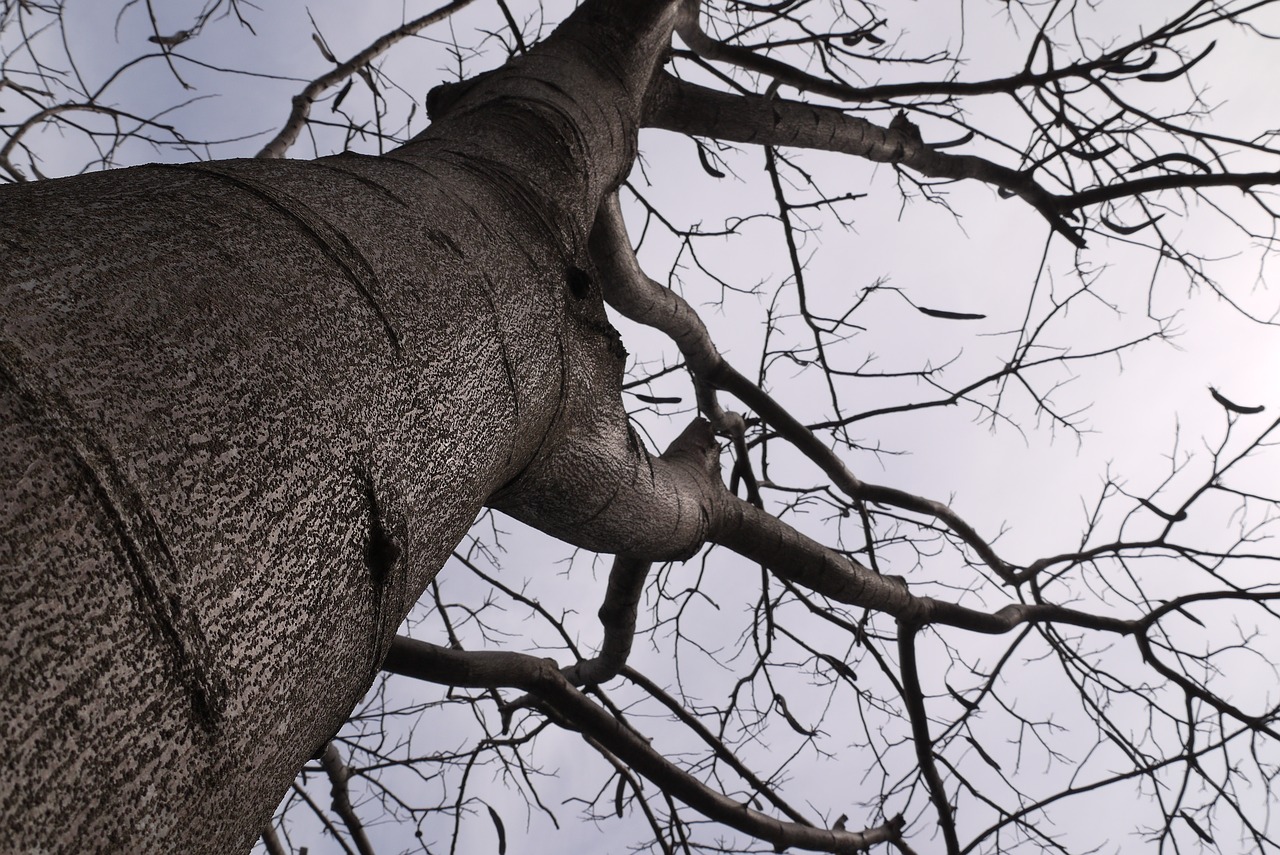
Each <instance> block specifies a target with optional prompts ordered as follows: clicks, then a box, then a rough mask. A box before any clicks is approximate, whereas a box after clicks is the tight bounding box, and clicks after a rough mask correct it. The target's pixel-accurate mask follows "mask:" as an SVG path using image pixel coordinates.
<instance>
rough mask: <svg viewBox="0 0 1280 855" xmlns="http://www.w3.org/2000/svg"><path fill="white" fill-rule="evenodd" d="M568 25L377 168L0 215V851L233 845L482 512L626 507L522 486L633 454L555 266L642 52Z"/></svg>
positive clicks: (592, 335)
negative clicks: (0, 762) (604, 443)
mask: <svg viewBox="0 0 1280 855" xmlns="http://www.w3.org/2000/svg"><path fill="white" fill-rule="evenodd" d="M596 6H597V8H594V9H586V10H585V11H583V12H580V13H579V14H577V15H576V16H575V17H574V19H571V22H570V24H569V25H567V26H565V27H563V28H562V30H561V32H560V33H558V34H557V35H556V36H555V37H553V38H552V39H551V40H549V41H548V42H547V43H546V45H545V46H544V47H543V48H542V49H541V50H540V51H537V52H534V54H532V55H530V57H528V58H527V59H526V60H525V61H524V62H523V63H522V64H518V65H517V66H515V67H514V68H512V69H508V70H506V71H504V72H501V73H498V74H494V75H491V76H490V77H488V78H486V80H485V81H484V85H483V86H478V87H476V88H475V90H474V91H471V92H468V93H467V94H466V96H465V97H463V98H462V99H460V100H459V101H458V103H457V104H456V105H454V108H453V111H452V112H451V113H450V115H449V116H447V117H446V118H445V119H444V120H443V121H441V122H439V123H437V124H435V125H433V126H432V128H431V129H430V130H429V131H428V132H427V133H425V134H424V135H423V136H422V137H421V138H420V139H418V140H416V141H414V142H412V143H410V144H409V145H408V146H406V147H405V148H403V149H401V150H399V151H398V152H394V153H392V154H391V156H389V157H386V158H369V157H360V156H340V157H335V158H328V159H323V160H320V161H317V162H314V163H294V162H282V161H271V162H266V161H233V162H223V163H219V164H214V165H193V166H183V167H171V166H170V167H159V166H157V167H142V168H137V169H130V170H122V171H118V172H112V173H105V174H101V175H92V176H85V177H81V178H75V179H67V180H62V181H51V182H47V183H40V184H36V185H31V186H23V187H11V188H6V189H5V192H4V193H2V194H0V236H2V237H3V253H4V256H3V264H2V265H0V295H2V297H0V300H2V302H0V306H3V309H2V311H3V314H2V315H0V343H2V344H0V572H3V585H2V586H0V629H2V632H3V635H2V636H0V747H2V749H3V751H4V754H5V766H6V774H5V775H4V776H2V777H0V804H2V805H3V806H4V808H3V811H2V813H0V840H5V841H10V842H12V841H20V842H21V844H22V845H23V846H30V847H39V846H44V847H48V848H49V849H52V850H55V851H61V850H68V851H70V850H74V851H81V850H82V847H85V846H87V847H89V848H91V849H97V848H101V849H104V850H112V851H157V852H158V851H183V852H189V851H208V852H228V851H243V850H245V849H247V848H248V846H249V845H250V843H251V842H252V840H253V838H254V836H255V834H256V832H257V830H258V829H260V828H261V827H262V825H263V823H264V822H265V821H266V819H267V818H268V817H269V815H270V812H271V811H272V810H273V809H274V807H275V805H276V803H277V802H278V800H279V798H280V796H281V794H282V793H283V791H284V790H285V788H286V787H287V786H288V783H289V781H290V780H291V779H292V778H293V776H294V774H295V772H296V770H297V769H298V768H299V767H300V765H301V764H302V763H303V762H304V761H305V760H306V759H307V757H309V756H310V755H311V754H312V753H313V752H314V750H315V749H316V747H317V745H319V744H322V742H323V741H324V740H325V739H326V738H327V737H328V736H330V735H331V734H332V733H333V731H334V730H335V729H336V728H337V727H338V726H339V725H340V724H341V723H342V721H343V720H344V719H345V718H346V716H347V714H348V712H349V711H350V709H351V708H352V706H353V705H354V704H355V703H356V702H357V700H358V699H359V698H360V697H361V695H362V693H363V692H364V691H365V689H366V688H367V686H368V685H369V681H370V679H371V677H372V673H373V670H374V668H375V667H376V661H375V660H376V659H377V657H378V656H379V655H381V652H383V651H384V650H385V646H386V644H387V643H388V641H389V635H388V634H387V626H388V625H390V626H391V627H392V628H394V626H395V625H397V624H398V623H399V622H400V620H401V619H402V618H403V616H404V614H405V613H406V612H407V610H408V608H409V607H410V606H411V605H412V602H413V601H414V600H415V599H416V597H417V596H418V594H419V593H420V592H421V591H422V590H423V589H424V587H425V586H426V584H427V582H428V581H429V580H430V579H431V577H432V576H433V575H434V574H435V573H436V571H437V570H438V569H439V567H440V566H441V565H442V563H443V562H444V560H445V558H446V557H447V556H448V554H449V552H450V550H451V549H452V547H453V546H454V545H455V544H456V543H457V541H458V540H459V539H460V538H461V537H462V535H463V534H464V533H465V531H466V528H467V526H468V525H469V524H470V523H471V521H472V520H473V519H474V516H475V514H476V512H477V511H478V510H479V509H480V508H481V506H482V505H483V504H484V503H485V502H486V501H487V500H489V498H490V496H491V495H492V494H494V492H495V491H497V490H499V489H500V488H503V487H505V495H506V496H507V497H508V504H509V505H510V506H511V507H512V509H513V511H514V512H517V513H521V512H523V515H524V516H526V517H529V518H536V517H537V516H538V514H540V513H548V511H546V510H545V509H543V510H534V509H533V508H534V506H539V507H541V504H540V503H545V502H560V501H570V502H573V503H575V505H577V503H582V506H585V507H592V508H597V509H599V508H601V507H603V506H605V505H608V504H609V502H610V501H611V500H612V498H611V497H616V496H618V495H620V494H623V495H625V494H626V493H627V492H628V490H629V489H630V487H629V482H628V484H624V485H622V486H621V487H619V485H618V484H609V483H604V482H603V481H598V480H586V481H583V480H581V479H578V480H575V481H574V482H573V490H572V491H570V490H566V489H560V488H557V487H556V484H557V479H556V477H555V475H554V472H551V471H550V470H549V469H548V466H549V465H550V466H551V467H552V468H554V467H576V462H575V460H574V459H573V458H574V456H575V455H577V456H582V455H585V456H587V457H593V456H594V457H600V456H601V452H599V451H597V450H593V449H592V447H591V443H592V442H594V440H595V438H597V437H599V436H602V435H608V436H614V435H617V436H622V437H624V438H625V437H626V436H627V432H626V431H627V428H626V424H625V419H624V417H623V414H622V410H621V406H620V404H619V402H618V400H617V394H616V386H617V382H616V377H615V376H614V375H616V372H617V370H618V350H617V340H616V334H614V333H613V332H612V330H610V329H609V328H608V325H607V323H606V322H605V320H604V314H603V308H602V306H601V303H600V296H599V289H598V288H597V289H590V288H587V289H586V290H587V291H588V292H589V293H586V294H580V293H577V292H578V291H581V290H583V287H582V285H583V283H582V281H581V280H580V279H575V280H574V281H567V279H566V271H568V270H572V269H577V270H579V271H580V272H583V273H586V274H587V275H589V262H588V260H587V253H586V237H587V234H588V232H589V229H590V226H591V221H592V217H593V215H594V212H595V208H596V205H597V204H598V202H599V199H600V197H601V195H602V194H603V193H604V192H605V191H606V190H608V189H610V188H612V187H613V186H615V185H616V184H617V182H618V181H619V180H620V179H621V177H622V176H623V175H624V174H625V172H626V170H627V169H628V168H629V165H630V160H631V157H632V155H633V152H634V134H635V125H636V121H637V118H638V114H639V105H640V99H641V96H642V94H643V91H644V87H645V84H646V82H647V79H648V75H649V73H650V72H651V70H652V68H653V66H654V64H655V63H656V62H657V58H658V56H659V54H660V48H661V47H662V46H663V45H665V44H666V43H667V42H668V40H669V32H670V27H671V21H670V18H671V17H672V16H671V13H670V9H669V8H668V4H661V3H656V4H655V3H645V2H635V3H629V2H611V3H599V4H596ZM571 278H572V277H571ZM575 284H576V285H577V286H578V287H577V288H575V287H574V286H575ZM601 394H605V395H606V396H611V397H612V401H606V405H605V406H603V407H601V408H593V407H592V406H590V402H591V400H592V399H593V398H595V397H597V396H599V395H601ZM597 411H598V412H599V413H602V414H603V415H602V416H592V417H591V418H588V417H587V416H588V414H590V413H593V412H597ZM601 419H605V420H607V421H611V422H613V423H612V424H611V425H607V426H604V427H602V426H601V425H600V421H601ZM584 422H585V424H584ZM619 432H621V433H619ZM575 435H577V436H579V439H578V440H574V439H573V437H574V436H575ZM565 449H570V452H568V453H566V451H565ZM574 449H576V451H575V450H574ZM617 454H623V455H624V456H626V457H627V458H628V459H627V460H626V461H623V462H621V463H620V462H619V461H618V460H616V459H613V458H614V456H616V455H617ZM603 457H604V458H605V460H606V462H605V463H603V464H591V465H589V466H587V467H586V468H581V467H576V469H575V471H588V472H593V473H598V474H599V477H600V478H605V477H610V476H611V474H612V473H615V472H617V471H624V470H626V469H627V467H632V468H634V466H635V465H636V464H638V463H640V462H643V461H647V455H643V454H640V453H639V452H638V451H637V450H636V446H634V445H633V444H631V443H628V442H623V443H622V444H621V445H617V446H616V447H614V446H611V447H608V448H606V449H604V450H603ZM610 460H612V462H609V461H610ZM547 461H553V463H552V464H548V462H547ZM619 467H621V468H619ZM534 470H536V471H537V472H538V482H537V483H538V489H536V490H533V491H530V490H527V489H525V487H524V481H523V480H522V477H529V473H530V472H532V471H534ZM654 489H655V488H654V487H653V486H649V487H647V488H646V490H647V493H646V495H652V494H653V492H654ZM516 496H519V497H520V499H519V500H518V501H517V500H515V499H514V498H512V497H516ZM550 513H551V516H552V517H553V518H555V519H561V518H563V517H564V516H565V515H566V514H568V515H569V517H572V516H573V514H574V513H576V512H575V511H572V510H570V511H566V510H564V509H561V510H559V511H553V512H550ZM604 516H605V517H608V514H605V515H604ZM609 525H610V526H612V527H613V528H612V529H609V530H610V531H613V530H615V529H616V526H617V523H616V521H612V522H610V523H609ZM603 537H604V539H607V536H603ZM583 539H584V540H585V541H587V542H590V543H592V544H593V545H606V546H607V545H608V544H607V543H604V542H603V539H602V536H601V535H598V534H589V535H584V537H583ZM6 845H7V844H6Z"/></svg>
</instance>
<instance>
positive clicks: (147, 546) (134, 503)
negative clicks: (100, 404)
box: [0, 340, 228, 732]
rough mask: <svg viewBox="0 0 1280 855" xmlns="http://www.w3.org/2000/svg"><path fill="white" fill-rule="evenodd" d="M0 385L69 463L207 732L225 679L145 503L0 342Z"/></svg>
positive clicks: (51, 390)
mask: <svg viewBox="0 0 1280 855" xmlns="http://www.w3.org/2000/svg"><path fill="white" fill-rule="evenodd" d="M0 383H8V385H9V386H10V387H11V388H13V389H15V390H16V391H17V393H18V396H19V399H20V400H21V401H22V402H23V403H24V404H25V405H26V406H27V408H28V410H29V411H30V414H31V416H32V418H33V420H34V421H36V422H37V423H43V425H44V430H45V434H46V435H47V436H49V437H50V438H53V437H56V438H58V439H60V440H61V441H62V444H63V445H64V447H65V448H66V449H67V450H68V451H69V452H70V454H71V455H72V456H73V457H74V459H75V463H76V466H77V468H78V469H80V471H81V472H82V473H83V476H84V481H85V484H86V485H87V486H88V487H89V489H90V491H91V492H92V494H93V496H94V499H95V500H96V501H97V503H98V505H99V507H101V509H102V512H103V513H104V514H105V515H106V516H107V518H108V520H109V521H110V527H111V529H112V530H113V531H114V532H115V535H116V538H117V540H118V541H119V543H120V546H121V548H122V551H123V553H124V557H125V559H126V561H127V563H128V566H129V569H130V570H131V571H132V572H131V573H130V579H131V580H132V581H133V585H134V589H135V591H136V593H137V594H138V596H139V598H140V599H141V600H142V602H143V603H145V604H146V610H145V614H146V615H147V616H149V617H150V618H151V621H152V622H153V624H154V625H155V627H156V628H157V629H158V631H159V634H160V637H161V638H162V639H163V642H164V646H165V647H166V648H167V649H168V651H169V654H170V656H171V657H172V659H173V664H174V668H175V670H176V672H177V675H178V679H179V682H181V683H183V684H185V685H186V687H187V691H188V694H189V696H190V699H191V702H192V707H193V710H194V712H195V718H196V720H197V721H198V722H199V723H200V726H201V727H202V728H204V730H206V731H208V732H212V731H215V730H216V729H217V728H218V725H219V724H220V723H221V721H222V718H223V715H224V713H225V712H226V703H227V694H228V689H227V685H226V681H225V680H224V679H223V677H222V675H221V674H219V673H218V672H217V670H216V669H215V668H214V665H213V662H212V656H211V655H210V653H209V643H208V641H207V639H206V638H205V635H204V632H203V630H202V629H201V627H200V622H199V618H198V617H197V614H196V612H195V611H194V610H193V609H189V608H186V607H185V605H184V603H183V602H182V597H181V595H180V592H179V577H180V571H179V568H178V563H177V561H176V560H175V559H174V557H173V553H172V552H171V551H170V550H169V545H168V544H167V543H166V542H165V538H164V532H163V530H162V529H161V527H160V524H159V523H158V522H157V521H156V519H155V517H154V516H153V515H152V513H151V510H150V508H149V507H148V505H147V502H146V499H145V498H144V497H143V495H142V494H141V492H140V491H139V489H138V487H137V486H136V485H135V484H133V482H132V481H130V479H129V476H128V475H127V474H126V473H125V471H124V469H123V467H122V466H121V465H120V462H119V461H118V460H116V458H115V455H114V454H113V453H112V451H111V449H110V447H109V446H108V445H107V444H106V442H104V441H103V440H102V439H101V438H100V437H98V436H97V435H96V434H95V433H94V432H93V431H92V430H90V429H89V427H88V425H87V424H86V420H85V419H84V418H83V417H81V416H80V415H79V414H78V413H77V412H76V408H75V406H74V405H73V404H72V403H71V401H70V400H68V398H67V396H66V395H65V393H63V392H62V391H61V390H60V389H58V388H57V387H56V386H55V385H54V384H53V383H52V382H50V381H49V379H48V378H46V377H43V376H42V374H41V372H40V371H39V370H38V369H37V368H36V367H35V366H34V365H31V364H30V362H29V360H27V359H26V357H25V356H24V355H23V354H22V353H21V352H20V351H19V350H18V348H17V347H16V346H15V345H13V344H11V343H10V342H7V341H4V340H0Z"/></svg>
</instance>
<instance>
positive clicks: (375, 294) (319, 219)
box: [156, 163, 403, 354]
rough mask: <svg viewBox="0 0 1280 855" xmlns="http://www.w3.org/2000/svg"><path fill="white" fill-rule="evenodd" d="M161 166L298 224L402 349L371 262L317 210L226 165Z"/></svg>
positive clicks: (393, 344)
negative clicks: (233, 190)
mask: <svg viewBox="0 0 1280 855" xmlns="http://www.w3.org/2000/svg"><path fill="white" fill-rule="evenodd" d="M156 165H157V166H160V167H162V168H164V169H176V170H180V171H183V172H195V173H199V174H202V175H212V176H216V177H217V178H219V179H221V180H222V181H225V182H227V183H228V184H231V185H233V186H235V187H237V188H239V189H240V190H243V191H244V192H246V193H248V194H249V195H251V196H254V197H256V198H258V199H261V200H262V201H264V202H266V203H267V204H268V205H269V206H271V207H272V208H273V209H275V210H277V211H279V212H280V213H282V214H284V215H285V217H286V218H287V219H289V220H290V221H291V222H293V223H294V224H295V225H297V226H299V227H300V228H301V230H302V231H303V232H304V233H305V234H306V235H307V236H308V237H310V238H311V239H312V241H313V242H314V243H315V244H316V246H318V247H319V248H320V250H321V251H322V252H323V253H324V254H325V256H326V257H327V258H328V259H329V260H330V261H332V262H333V263H334V264H336V265H337V266H338V267H339V268H341V270H342V272H343V273H345V274H346V276H347V279H348V280H350V282H351V284H352V285H354V286H355V287H356V290H357V291H359V292H360V296H361V297H363V298H364V301H365V303H366V304H367V305H368V306H369V309H370V310H371V311H372V312H373V314H374V316H375V317H376V318H377V319H378V322H379V324H381V326H382V328H383V330H384V332H385V333H386V336H387V341H388V342H389V343H390V344H391V349H392V350H393V351H395V352H396V354H399V353H400V352H401V351H402V349H403V346H402V342H401V335H400V331H399V329H398V327H397V326H396V324H395V323H394V322H393V321H392V320H391V318H390V317H389V315H388V314H387V310H386V309H385V308H384V305H383V304H384V302H385V300H386V291H385V289H384V288H383V286H382V282H381V280H380V279H379V277H378V274H377V272H376V271H375V270H374V269H373V265H372V264H370V263H369V260H368V259H367V258H365V257H364V254H363V253H361V252H360V250H359V248H358V247H356V245H355V244H353V243H352V242H351V240H350V239H349V238H348V237H347V236H346V234H344V233H343V232H342V230H341V229H338V228H336V227H335V226H333V224H331V223H330V222H329V221H328V220H326V219H325V218H324V217H323V216H321V215H320V214H319V213H318V212H316V211H315V210H314V209H312V208H311V207H310V206H309V205H307V204H306V203H305V202H303V201H302V200H301V199H298V198H296V197H295V196H293V195H292V194H290V193H287V192H285V191H284V190H281V189H280V188H278V187H273V186H271V185H270V184H268V183H266V182H264V181H259V180H258V179H256V178H251V177H250V176H248V175H245V174H242V173H241V172H239V171H237V170H235V169H234V167H232V168H228V166H230V164H228V165H221V164H213V163H191V164H156Z"/></svg>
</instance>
